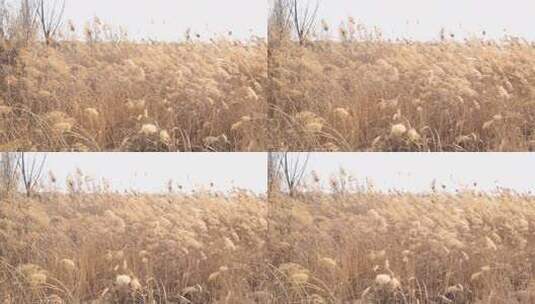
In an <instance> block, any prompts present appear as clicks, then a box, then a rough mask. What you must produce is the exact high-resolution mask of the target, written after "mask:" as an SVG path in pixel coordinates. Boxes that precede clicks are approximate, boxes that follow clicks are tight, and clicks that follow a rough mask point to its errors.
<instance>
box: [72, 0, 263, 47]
mask: <svg viewBox="0 0 535 304" xmlns="http://www.w3.org/2000/svg"><path fill="white" fill-rule="evenodd" d="M94 16H98V17H99V18H100V19H101V20H102V21H104V22H105V23H108V24H111V25H113V26H115V27H118V26H123V27H125V28H126V29H127V30H128V33H129V35H130V36H131V37H133V38H136V39H137V38H153V39H157V40H170V41H176V40H180V39H183V38H184V33H185V31H186V30H187V29H188V28H191V29H192V33H193V34H195V33H199V34H201V35H202V36H203V37H213V36H214V35H226V34H227V33H228V32H229V31H232V32H233V35H232V36H233V37H234V38H238V39H248V38H250V37H251V35H257V36H261V37H265V36H266V31H267V0H225V1H222V0H150V1H149V0H66V9H65V18H66V19H67V20H69V19H70V20H72V21H73V22H74V23H75V24H77V25H78V28H79V29H80V28H82V27H83V25H84V24H85V23H86V22H87V21H89V20H92V19H93V18H94ZM78 33H81V31H80V30H79V31H78Z"/></svg>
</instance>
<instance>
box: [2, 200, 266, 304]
mask: <svg viewBox="0 0 535 304" xmlns="http://www.w3.org/2000/svg"><path fill="white" fill-rule="evenodd" d="M265 213H266V203H265V198H263V197H261V196H258V195H254V194H250V193H248V192H244V191H238V190H236V191H235V192H233V193H229V194H225V195H222V194H218V193H210V192H208V191H198V192H197V193H194V194H188V195H185V194H184V195H182V194H162V195H157V194H136V193H128V194H117V193H112V192H101V193H92V194H88V193H81V192H70V193H68V194H59V193H40V194H39V195H35V196H34V197H32V198H26V197H25V196H15V197H13V198H11V199H2V200H1V201H0V303H6V304H8V303H55V304H60V303H94V304H96V303H199V304H201V303H268V302H265V301H264V300H263V299H265V298H266V291H265V290H264V288H265V286H266V284H265V283H266V282H267V279H266V275H265V271H264V269H265V262H264V250H265V248H266V247H265V235H266V229H267V222H266V216H265ZM262 301H264V302H262Z"/></svg>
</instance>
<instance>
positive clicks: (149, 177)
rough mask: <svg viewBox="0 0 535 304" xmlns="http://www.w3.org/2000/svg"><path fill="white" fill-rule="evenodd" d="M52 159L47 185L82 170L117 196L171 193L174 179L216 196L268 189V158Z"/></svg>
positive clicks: (230, 155) (105, 155) (225, 155)
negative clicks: (53, 178) (105, 182)
mask: <svg viewBox="0 0 535 304" xmlns="http://www.w3.org/2000/svg"><path fill="white" fill-rule="evenodd" d="M27 154H28V157H33V156H34V155H36V153H27ZM46 156H47V161H46V167H45V172H46V173H47V174H45V175H44V176H43V180H44V181H46V180H48V172H49V171H52V172H53V173H54V175H55V176H56V178H57V180H58V182H57V184H58V186H62V187H64V185H65V182H66V177H67V176H68V175H69V174H73V173H75V172H76V169H77V168H79V169H81V170H82V172H83V173H84V174H85V175H87V176H90V177H91V178H92V179H94V180H100V179H102V178H105V179H106V180H108V181H109V182H110V183H111V186H112V187H113V189H114V190H129V189H134V190H137V191H142V192H161V191H166V189H167V181H168V180H169V179H173V181H174V182H175V184H180V185H182V186H183V187H184V190H185V191H189V190H192V189H197V190H199V188H202V187H204V188H206V189H212V188H210V183H214V188H213V190H215V191H227V190H230V189H232V188H234V187H238V188H242V189H247V190H250V191H253V192H256V193H259V194H261V193H265V191H266V185H267V175H266V154H265V153H46ZM30 159H31V158H30ZM62 189H65V188H62ZM175 189H176V188H175Z"/></svg>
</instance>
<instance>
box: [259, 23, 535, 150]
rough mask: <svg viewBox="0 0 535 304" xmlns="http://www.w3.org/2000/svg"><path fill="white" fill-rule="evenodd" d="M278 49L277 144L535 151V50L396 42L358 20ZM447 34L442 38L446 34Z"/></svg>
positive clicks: (273, 55)
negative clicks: (333, 35)
mask: <svg viewBox="0 0 535 304" xmlns="http://www.w3.org/2000/svg"><path fill="white" fill-rule="evenodd" d="M322 26H323V28H322V29H320V30H319V32H318V33H317V34H316V35H317V39H316V40H314V41H311V42H309V43H307V44H306V45H305V46H300V45H298V44H297V43H296V42H293V41H278V42H277V43H276V44H275V43H274V44H273V45H274V46H273V47H272V48H270V56H269V66H270V69H269V73H270V94H271V95H270V100H269V103H270V106H271V111H270V118H271V123H270V128H269V130H270V132H269V136H270V143H271V144H270V145H271V146H272V147H273V149H275V150H289V151H310V150H315V151H316V150H317V151H339V150H340V151H531V150H533V149H534V148H535V133H534V130H535V70H534V68H533V66H534V64H535V47H534V45H533V43H532V42H527V41H523V40H522V39H516V38H511V37H509V38H506V39H504V40H502V41H491V40H488V39H486V38H484V36H482V37H481V38H472V39H467V40H464V41H459V40H453V39H449V37H448V38H446V37H444V38H443V39H442V40H438V41H435V42H418V41H410V40H396V41H391V40H387V39H385V38H383V37H382V36H381V34H380V33H378V31H377V30H376V31H369V30H367V29H366V28H365V27H364V26H362V25H360V24H358V23H356V22H355V21H354V19H349V21H347V22H345V23H344V24H343V25H342V26H341V27H340V28H339V29H338V31H339V35H338V36H339V39H336V40H332V39H330V38H331V37H332V33H331V32H332V30H330V29H329V26H328V25H326V24H323V25H322ZM437 34H438V33H437Z"/></svg>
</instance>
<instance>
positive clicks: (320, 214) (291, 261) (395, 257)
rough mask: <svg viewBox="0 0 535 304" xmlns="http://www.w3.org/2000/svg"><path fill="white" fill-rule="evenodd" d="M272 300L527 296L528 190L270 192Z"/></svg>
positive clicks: (533, 299)
mask: <svg viewBox="0 0 535 304" xmlns="http://www.w3.org/2000/svg"><path fill="white" fill-rule="evenodd" d="M270 203H271V206H272V207H273V208H272V213H271V215H270V217H271V222H272V224H271V227H272V230H271V231H270V232H271V233H270V235H271V237H272V239H271V241H270V245H271V248H272V251H270V252H271V253H272V254H273V257H272V259H273V263H274V265H275V267H277V269H278V280H277V282H278V284H277V285H276V288H275V289H274V291H273V292H274V297H275V299H278V301H275V303H353V304H356V303H361V304H372V303H374V304H377V303H384V304H387V303H430V304H431V303H441V304H446V303H457V304H465V303H489V304H498V303H500V304H501V303H503V304H506V303H507V304H516V303H524V304H530V303H535V271H534V267H535V265H534V263H535V256H534V255H533V253H534V252H535V248H534V247H533V246H534V241H535V240H534V234H533V229H534V228H535V227H534V224H535V207H534V206H535V199H534V198H533V197H532V196H523V195H519V194H514V193H509V192H506V191H503V192H501V193H499V194H496V195H495V194H481V193H477V192H472V191H466V192H461V193H458V194H445V193H438V192H436V193H431V194H426V195H423V194H422V195H416V194H402V193H390V194H384V193H378V192H373V191H370V192H367V191H366V192H359V193H351V194H350V193H344V192H336V194H327V193H320V192H314V191H313V192H308V193H305V194H303V195H300V196H298V197H295V198H291V197H288V196H286V195H274V196H273V197H272V199H271V200H270Z"/></svg>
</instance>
